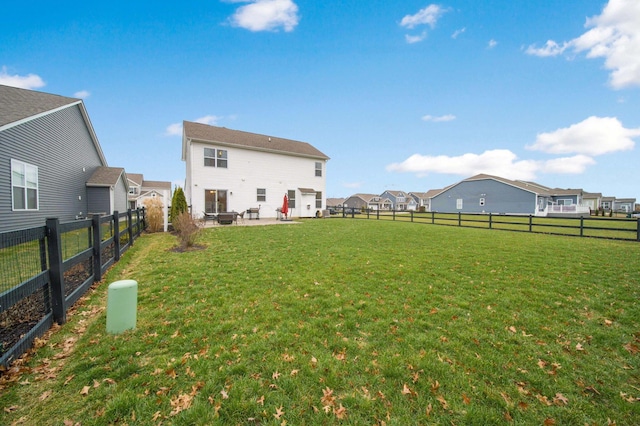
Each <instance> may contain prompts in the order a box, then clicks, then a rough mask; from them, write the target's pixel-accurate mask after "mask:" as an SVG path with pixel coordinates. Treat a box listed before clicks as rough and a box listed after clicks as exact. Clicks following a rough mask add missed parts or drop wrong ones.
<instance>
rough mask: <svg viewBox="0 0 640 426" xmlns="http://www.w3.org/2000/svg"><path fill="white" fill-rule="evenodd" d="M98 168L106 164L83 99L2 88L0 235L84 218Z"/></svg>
mask: <svg viewBox="0 0 640 426" xmlns="http://www.w3.org/2000/svg"><path fill="white" fill-rule="evenodd" d="M100 167H107V161H106V159H105V157H104V154H103V152H102V148H101V147H100V144H99V142H98V138H97V137H96V134H95V132H94V129H93V126H92V125H91V121H90V120H89V115H88V113H87V111H86V109H85V106H84V103H83V102H82V100H81V99H75V98H68V97H64V96H58V95H53V94H49V93H43V92H36V91H32V90H25V89H18V88H15V87H10V86H4V85H0V232H4V231H9V230H17V229H23V228H30V227H35V226H44V224H45V220H46V219H47V218H49V217H56V218H59V219H60V221H62V222H65V221H70V220H74V219H76V218H80V217H85V216H86V215H87V214H88V212H90V210H91V209H90V206H89V193H90V192H91V187H89V186H88V185H87V183H88V181H89V180H90V178H91V177H92V176H93V175H94V173H95V172H96V170H97V169H98V168H100ZM124 202H125V206H126V194H125V198H124ZM106 213H110V212H109V211H106Z"/></svg>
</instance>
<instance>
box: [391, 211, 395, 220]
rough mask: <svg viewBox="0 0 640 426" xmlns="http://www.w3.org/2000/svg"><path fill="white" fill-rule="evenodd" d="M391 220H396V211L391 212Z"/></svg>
mask: <svg viewBox="0 0 640 426" xmlns="http://www.w3.org/2000/svg"><path fill="white" fill-rule="evenodd" d="M391 213H392V217H393V220H396V209H393V210H391Z"/></svg>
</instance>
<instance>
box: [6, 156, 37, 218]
mask: <svg viewBox="0 0 640 426" xmlns="http://www.w3.org/2000/svg"><path fill="white" fill-rule="evenodd" d="M11 195H12V197H11V198H12V201H13V206H12V207H13V210H38V167H36V166H34V165H31V164H27V163H23V162H22V161H18V160H11Z"/></svg>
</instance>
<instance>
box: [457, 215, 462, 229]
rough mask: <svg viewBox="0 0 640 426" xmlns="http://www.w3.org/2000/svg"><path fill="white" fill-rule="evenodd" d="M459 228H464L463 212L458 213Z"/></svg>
mask: <svg viewBox="0 0 640 426" xmlns="http://www.w3.org/2000/svg"><path fill="white" fill-rule="evenodd" d="M458 226H462V212H458Z"/></svg>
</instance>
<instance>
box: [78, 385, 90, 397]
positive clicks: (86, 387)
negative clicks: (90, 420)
mask: <svg viewBox="0 0 640 426" xmlns="http://www.w3.org/2000/svg"><path fill="white" fill-rule="evenodd" d="M89 389H91V387H90V386H83V387H82V390H81V391H80V395H89Z"/></svg>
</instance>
